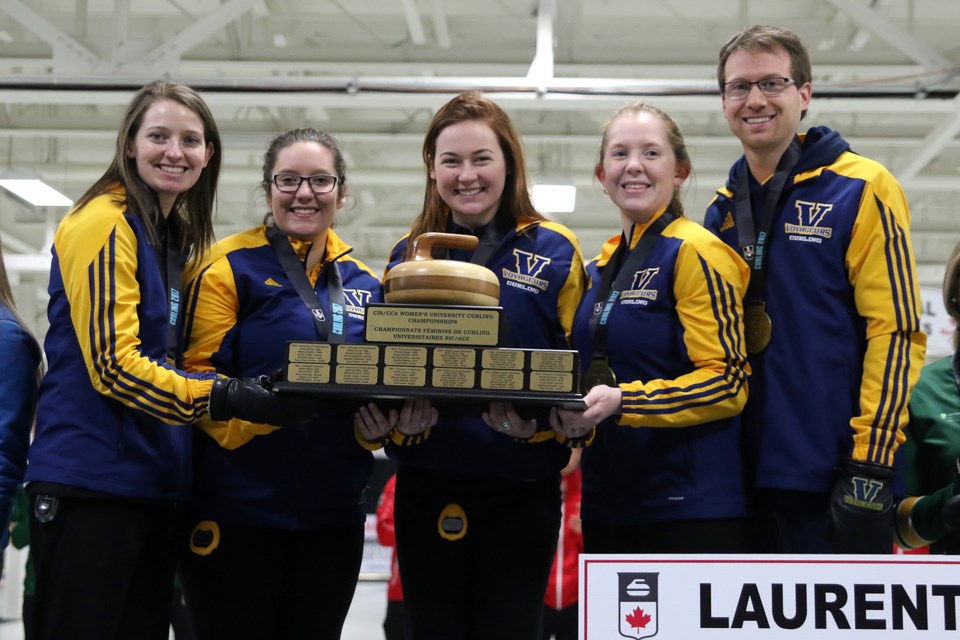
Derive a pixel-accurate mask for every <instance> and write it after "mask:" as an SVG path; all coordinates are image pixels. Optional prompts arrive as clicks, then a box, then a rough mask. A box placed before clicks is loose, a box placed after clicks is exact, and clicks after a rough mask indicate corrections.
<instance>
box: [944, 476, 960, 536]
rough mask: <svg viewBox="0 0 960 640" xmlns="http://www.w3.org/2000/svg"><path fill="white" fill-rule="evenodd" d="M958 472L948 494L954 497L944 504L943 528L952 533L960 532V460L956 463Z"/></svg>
mask: <svg viewBox="0 0 960 640" xmlns="http://www.w3.org/2000/svg"><path fill="white" fill-rule="evenodd" d="M955 464H956V470H955V472H954V476H953V484H951V485H950V486H949V488H948V489H947V492H949V493H951V494H952V495H951V496H950V497H949V498H948V499H947V500H946V502H944V503H943V510H942V511H941V512H940V513H941V514H942V515H943V526H945V527H946V528H947V529H949V530H950V531H951V532H957V531H960V458H957V461H956V463H955Z"/></svg>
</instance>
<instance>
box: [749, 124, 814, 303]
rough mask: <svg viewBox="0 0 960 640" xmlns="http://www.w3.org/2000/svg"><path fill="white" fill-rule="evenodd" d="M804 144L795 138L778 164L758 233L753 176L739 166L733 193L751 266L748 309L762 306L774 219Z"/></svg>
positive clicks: (760, 215)
mask: <svg viewBox="0 0 960 640" xmlns="http://www.w3.org/2000/svg"><path fill="white" fill-rule="evenodd" d="M802 151H803V145H802V143H801V142H800V138H798V137H796V136H794V138H793V142H791V143H790V146H789V147H787V150H786V152H784V154H783V155H782V156H781V157H780V162H779V163H777V170H776V172H775V173H774V174H773V177H772V178H771V179H770V183H769V185H768V187H767V197H766V199H765V200H764V203H763V208H762V209H761V210H760V213H759V215H758V216H757V226H758V227H759V232H758V231H757V230H756V229H755V227H754V216H753V210H752V206H751V204H750V175H749V168H748V167H747V163H746V162H744V163H742V164H741V165H740V169H739V171H738V172H737V186H736V189H735V191H734V205H735V207H736V214H737V232H738V234H739V241H740V253H741V255H742V256H743V259H744V260H746V261H747V264H748V265H750V284H749V285H748V286H747V296H746V300H745V303H746V305H747V306H763V304H764V291H765V288H766V281H767V272H766V265H767V261H766V250H767V240H769V238H770V229H771V228H772V227H773V218H774V215H775V214H776V211H777V205H778V204H779V200H780V194H781V193H782V192H783V187H784V185H785V184H786V182H787V177H788V176H789V175H790V172H791V171H792V170H793V166H794V165H795V164H796V163H797V160H799V159H800V154H801V152H802Z"/></svg>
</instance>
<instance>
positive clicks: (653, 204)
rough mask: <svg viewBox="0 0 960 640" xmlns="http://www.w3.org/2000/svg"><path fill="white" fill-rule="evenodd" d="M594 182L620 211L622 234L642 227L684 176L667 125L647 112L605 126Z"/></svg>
mask: <svg viewBox="0 0 960 640" xmlns="http://www.w3.org/2000/svg"><path fill="white" fill-rule="evenodd" d="M605 139H606V146H605V148H604V150H603V157H602V159H601V163H600V164H599V165H598V166H597V168H596V175H597V179H598V180H600V183H601V184H603V187H604V189H605V190H606V192H607V194H609V196H610V199H611V200H612V201H613V203H614V204H616V205H617V207H619V208H620V216H621V221H622V223H623V228H624V231H627V232H629V228H630V227H631V226H632V225H633V224H634V223H641V224H642V223H646V222H648V221H649V220H650V218H651V217H652V216H653V215H654V214H656V213H657V212H658V211H660V210H661V209H663V208H665V207H666V206H667V205H668V204H669V203H670V200H671V199H672V198H673V194H674V192H675V191H676V190H677V189H679V188H680V186H681V185H682V184H683V182H684V181H685V180H686V179H687V176H688V175H689V174H690V167H689V166H688V165H686V164H682V163H678V162H677V157H676V154H675V153H674V150H673V147H672V146H671V145H670V142H669V140H668V138H667V124H666V123H665V122H664V121H663V120H662V119H660V118H658V117H657V116H655V115H653V114H651V113H645V112H642V113H629V112H628V113H625V114H623V115H621V116H619V117H617V118H616V120H614V121H613V122H611V123H610V124H609V125H608V127H607V131H606V138H605Z"/></svg>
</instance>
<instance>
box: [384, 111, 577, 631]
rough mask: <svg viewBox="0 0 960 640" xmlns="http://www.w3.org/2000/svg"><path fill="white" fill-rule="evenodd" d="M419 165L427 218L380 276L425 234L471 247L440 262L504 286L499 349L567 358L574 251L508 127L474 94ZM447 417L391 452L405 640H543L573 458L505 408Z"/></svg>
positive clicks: (545, 429) (438, 126)
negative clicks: (550, 215)
mask: <svg viewBox="0 0 960 640" xmlns="http://www.w3.org/2000/svg"><path fill="white" fill-rule="evenodd" d="M423 160H424V165H425V169H426V174H427V185H426V193H425V196H424V204H423V209H422V210H421V212H420V215H419V216H418V217H417V218H416V220H415V221H414V223H413V227H412V229H411V231H410V234H409V235H408V236H406V237H405V238H403V239H402V240H401V241H400V242H399V243H398V244H397V245H396V247H394V250H393V251H392V253H391V256H390V265H391V266H392V265H394V264H396V263H397V262H399V261H400V260H402V259H403V257H404V256H405V255H409V253H410V249H409V246H410V243H411V242H412V241H413V240H414V239H415V238H417V237H418V236H420V235H421V234H423V233H426V232H431V231H441V232H448V233H457V234H470V235H474V236H478V237H479V238H480V245H479V247H478V248H477V249H476V250H475V251H467V250H451V251H450V252H449V258H450V259H452V260H463V261H471V262H474V263H479V264H482V265H484V266H486V267H488V268H489V269H491V270H492V271H494V273H496V275H497V277H498V278H499V279H500V282H501V287H500V305H501V307H502V308H503V314H504V316H505V320H506V325H507V327H508V330H507V333H508V334H509V335H508V338H507V340H506V343H504V344H502V345H501V346H510V347H518V348H539V349H567V348H569V346H568V338H569V335H570V329H571V325H572V322H573V314H574V312H575V310H576V305H577V303H578V301H579V300H580V296H581V294H582V292H583V287H584V268H583V259H582V256H581V253H580V247H579V244H578V242H577V240H576V238H575V237H574V235H573V234H572V233H571V232H570V230H569V229H567V228H566V227H564V226H562V225H560V224H557V223H556V222H552V221H550V220H547V219H546V218H545V217H544V216H543V215H541V214H540V213H538V212H537V211H536V209H534V207H533V204H532V202H531V200H530V195H529V191H528V190H529V183H528V180H527V170H526V166H525V164H524V158H523V148H522V145H521V142H520V138H519V136H518V135H517V132H516V130H515V129H514V126H513V124H512V123H511V121H510V118H509V116H507V114H506V113H505V112H504V111H503V109H502V108H500V107H499V106H498V105H496V104H495V103H494V102H492V101H491V100H489V99H488V98H486V97H484V96H483V95H482V94H479V93H476V92H467V93H463V94H460V95H458V96H456V97H455V98H453V99H452V100H450V101H449V102H448V103H447V104H445V105H444V106H443V107H441V108H440V110H439V111H438V112H437V113H436V115H435V116H434V118H433V121H432V122H431V124H430V127H429V129H428V131H427V135H426V139H425V140H424V144H423ZM453 409H454V408H450V407H441V410H440V423H439V424H438V425H437V426H436V427H434V428H432V429H430V430H429V433H427V432H425V433H423V434H419V435H414V436H410V435H407V434H405V433H395V438H394V443H395V444H391V445H388V455H390V456H391V457H392V458H394V459H395V460H397V461H398V462H399V468H398V471H397V484H396V505H395V519H396V539H397V553H398V559H399V563H400V575H401V580H402V582H403V588H404V601H405V604H406V606H407V611H408V613H409V620H410V628H411V630H412V632H413V637H414V638H439V637H443V638H500V639H504V638H523V639H526V640H533V639H534V638H539V633H540V621H541V616H542V610H543V597H544V592H545V589H546V584H547V578H548V574H549V571H550V565H551V562H552V561H553V555H554V550H555V547H556V539H557V531H558V529H559V523H560V495H559V486H560V470H561V469H563V467H564V465H565V464H566V462H567V460H568V459H569V457H570V452H569V449H567V448H566V447H565V446H564V443H563V442H562V441H563V440H564V438H563V437H562V436H558V435H557V434H555V433H554V432H552V430H551V429H550V425H549V424H547V421H546V420H540V421H539V422H538V421H537V420H533V419H528V418H529V416H527V417H524V416H521V415H520V414H519V413H518V412H517V411H516V410H515V409H514V407H512V406H510V405H509V404H504V403H492V404H491V405H490V406H489V407H488V410H487V411H486V412H483V411H482V408H476V407H473V408H471V407H469V406H464V407H457V408H455V409H456V410H453ZM404 426H405V425H403V424H399V425H398V430H399V429H400V428H403V427H404ZM566 444H568V445H569V444H572V442H567V443H566Z"/></svg>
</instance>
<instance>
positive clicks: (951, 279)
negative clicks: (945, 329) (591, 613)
mask: <svg viewBox="0 0 960 640" xmlns="http://www.w3.org/2000/svg"><path fill="white" fill-rule="evenodd" d="M943 306H944V307H946V309H947V313H949V314H950V317H951V318H953V319H954V320H955V321H956V322H957V328H956V329H955V330H954V332H953V347H954V349H956V348H958V347H960V244H957V246H955V247H954V248H953V252H952V253H951V254H950V257H949V258H947V269H946V272H945V273H944V276H943Z"/></svg>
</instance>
